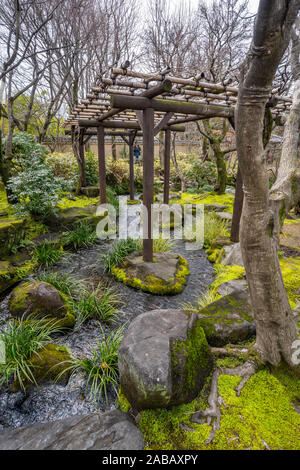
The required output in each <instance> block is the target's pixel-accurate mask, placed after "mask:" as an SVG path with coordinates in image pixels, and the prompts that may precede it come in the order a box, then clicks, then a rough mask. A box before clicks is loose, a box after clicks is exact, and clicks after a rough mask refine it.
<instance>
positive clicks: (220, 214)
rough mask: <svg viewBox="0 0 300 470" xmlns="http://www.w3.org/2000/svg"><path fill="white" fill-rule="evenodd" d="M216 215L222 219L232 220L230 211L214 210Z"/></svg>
mask: <svg viewBox="0 0 300 470" xmlns="http://www.w3.org/2000/svg"><path fill="white" fill-rule="evenodd" d="M216 215H217V216H218V217H220V219H222V220H230V221H231V220H232V214H231V213H230V212H216Z"/></svg>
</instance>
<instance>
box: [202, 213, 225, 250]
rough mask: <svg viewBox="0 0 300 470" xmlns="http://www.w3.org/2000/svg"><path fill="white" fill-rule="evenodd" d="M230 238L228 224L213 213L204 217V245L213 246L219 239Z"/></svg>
mask: <svg viewBox="0 0 300 470" xmlns="http://www.w3.org/2000/svg"><path fill="white" fill-rule="evenodd" d="M221 236H228V224H227V223H226V221H225V220H221V219H220V217H218V216H217V215H216V214H214V213H213V212H207V213H205V215H204V245H205V246H206V247H208V246H211V245H212V244H213V243H214V241H215V240H216V238H217V237H221Z"/></svg>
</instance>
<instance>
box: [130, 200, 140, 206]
mask: <svg viewBox="0 0 300 470" xmlns="http://www.w3.org/2000/svg"><path fill="white" fill-rule="evenodd" d="M135 204H141V201H131V200H130V199H128V200H127V205H128V206H133V205H135Z"/></svg>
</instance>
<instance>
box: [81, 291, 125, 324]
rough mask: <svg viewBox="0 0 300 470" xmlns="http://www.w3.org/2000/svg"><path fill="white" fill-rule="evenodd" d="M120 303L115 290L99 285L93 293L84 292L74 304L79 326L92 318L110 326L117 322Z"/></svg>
mask: <svg viewBox="0 0 300 470" xmlns="http://www.w3.org/2000/svg"><path fill="white" fill-rule="evenodd" d="M120 303H121V302H120V298H119V295H118V294H117V292H116V291H115V290H114V289H112V288H110V287H107V286H105V285H104V284H103V283H99V284H98V286H97V288H96V289H95V290H93V291H92V292H89V291H88V290H84V291H83V292H82V294H81V296H80V297H79V299H78V300H76V301H74V302H73V306H72V310H73V312H74V313H75V315H76V318H77V321H78V322H79V324H82V323H84V322H85V321H86V320H88V319H90V318H95V319H97V320H99V321H100V322H101V323H105V324H109V323H112V322H114V321H115V319H116V317H117V315H118V307H119V305H120Z"/></svg>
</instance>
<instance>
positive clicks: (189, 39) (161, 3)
mask: <svg viewBox="0 0 300 470" xmlns="http://www.w3.org/2000/svg"><path fill="white" fill-rule="evenodd" d="M197 33H198V31H197V22H196V15H195V12H194V11H193V9H192V7H191V5H190V2H184V1H183V2H181V3H180V4H179V5H178V6H176V7H174V6H173V5H172V2H170V1H169V0H167V1H165V0H149V1H148V15H147V21H146V22H145V25H144V32H143V34H142V38H143V52H144V58H145V66H146V67H148V68H149V69H150V70H151V71H153V70H154V69H155V70H157V71H162V70H165V69H166V68H170V69H171V70H172V72H173V73H174V74H177V75H180V76H184V75H186V74H189V71H190V70H191V68H192V63H193V59H194V54H193V50H194V49H193V48H194V44H195V41H196V37H197Z"/></svg>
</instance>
